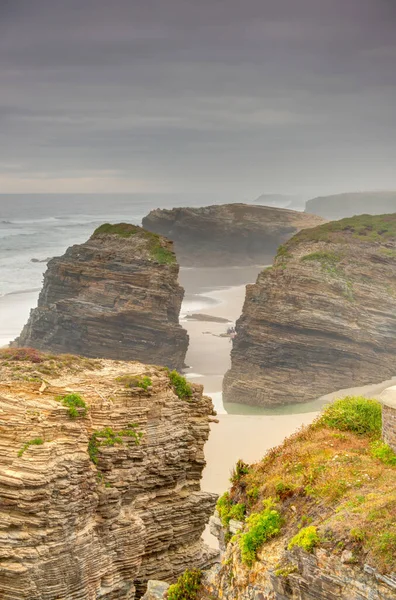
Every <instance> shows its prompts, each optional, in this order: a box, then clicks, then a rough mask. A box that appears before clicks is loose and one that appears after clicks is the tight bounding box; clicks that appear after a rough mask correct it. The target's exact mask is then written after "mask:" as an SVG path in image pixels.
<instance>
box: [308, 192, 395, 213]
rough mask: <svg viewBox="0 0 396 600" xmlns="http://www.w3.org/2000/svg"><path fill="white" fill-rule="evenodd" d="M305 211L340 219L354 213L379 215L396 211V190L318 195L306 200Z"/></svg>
mask: <svg viewBox="0 0 396 600" xmlns="http://www.w3.org/2000/svg"><path fill="white" fill-rule="evenodd" d="M305 210H306V212H307V213H312V214H314V215H320V216H321V217H324V218H325V219H341V218H342V217H353V216H354V215H362V214H368V215H381V214H385V213H394V212H396V192H355V193H349V194H335V195H334V196H320V197H318V198H313V199H312V200H308V201H307V203H306V205H305Z"/></svg>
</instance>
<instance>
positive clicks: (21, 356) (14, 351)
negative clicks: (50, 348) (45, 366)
mask: <svg viewBox="0 0 396 600" xmlns="http://www.w3.org/2000/svg"><path fill="white" fill-rule="evenodd" d="M0 359H6V360H17V361H29V362H32V363H42V362H44V361H45V360H46V356H45V354H43V353H42V352H40V351H39V350H36V349H35V348H4V349H2V350H1V351H0Z"/></svg>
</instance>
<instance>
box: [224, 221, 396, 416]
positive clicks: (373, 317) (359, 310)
mask: <svg viewBox="0 0 396 600" xmlns="http://www.w3.org/2000/svg"><path fill="white" fill-rule="evenodd" d="M236 331H237V335H236V338H235V339H234V341H233V349H232V352H231V361H232V364H231V369H230V370H229V371H228V372H227V374H226V376H225V378H224V400H225V401H227V402H241V403H246V404H251V405H265V406H271V405H277V404H287V403H294V402H305V401H307V400H311V399H314V398H317V397H319V396H321V395H323V394H326V393H329V392H332V391H335V390H337V389H342V388H349V387H352V386H358V385H365V384H369V383H374V382H379V381H382V380H384V379H389V378H391V377H393V376H394V375H396V214H393V215H382V216H376V217H375V216H374V217H373V216H368V215H366V216H365V215H363V216H360V217H355V218H350V219H343V220H341V221H335V222H331V223H327V224H324V225H321V226H319V227H316V228H314V229H309V230H304V231H301V232H300V233H298V234H297V235H295V236H294V237H293V238H292V239H291V240H289V241H288V242H287V243H286V244H285V245H284V246H281V247H280V248H279V250H278V254H277V257H276V259H275V261H274V266H273V267H271V268H269V269H266V270H264V271H262V273H261V274H260V275H259V277H258V279H257V282H256V283H255V284H254V285H248V286H247V291H246V299H245V304H244V307H243V311H242V315H241V317H240V319H239V320H238V321H237V325H236Z"/></svg>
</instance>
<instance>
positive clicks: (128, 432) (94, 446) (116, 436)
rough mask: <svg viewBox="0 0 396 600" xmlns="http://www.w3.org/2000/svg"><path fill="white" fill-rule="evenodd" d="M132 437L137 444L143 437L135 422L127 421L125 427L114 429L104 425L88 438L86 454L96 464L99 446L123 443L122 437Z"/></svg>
mask: <svg viewBox="0 0 396 600" xmlns="http://www.w3.org/2000/svg"><path fill="white" fill-rule="evenodd" d="M125 437H127V438H132V440H133V441H134V443H135V444H136V445H139V444H140V442H141V439H142V437H143V433H142V432H141V431H137V425H136V423H128V427H127V429H121V430H119V431H114V430H113V429H111V427H105V428H104V429H100V430H97V431H94V432H93V433H92V435H91V437H90V438H89V442H88V454H89V457H90V459H91V461H92V462H93V463H94V464H95V465H96V464H98V458H99V448H100V447H101V446H107V447H109V446H110V447H112V446H115V445H116V444H119V445H123V444H124V440H123V438H125Z"/></svg>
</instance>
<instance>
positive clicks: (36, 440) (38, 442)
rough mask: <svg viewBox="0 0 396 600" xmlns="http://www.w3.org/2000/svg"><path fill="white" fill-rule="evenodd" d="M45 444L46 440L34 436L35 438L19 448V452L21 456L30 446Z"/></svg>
mask: <svg viewBox="0 0 396 600" xmlns="http://www.w3.org/2000/svg"><path fill="white" fill-rule="evenodd" d="M43 444H44V440H43V439H42V438H34V439H33V440H29V441H28V442H26V443H25V444H23V446H22V448H21V449H20V450H19V452H18V456H19V458H20V457H21V456H22V454H23V453H24V452H26V450H27V449H28V448H30V446H42V445H43Z"/></svg>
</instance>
